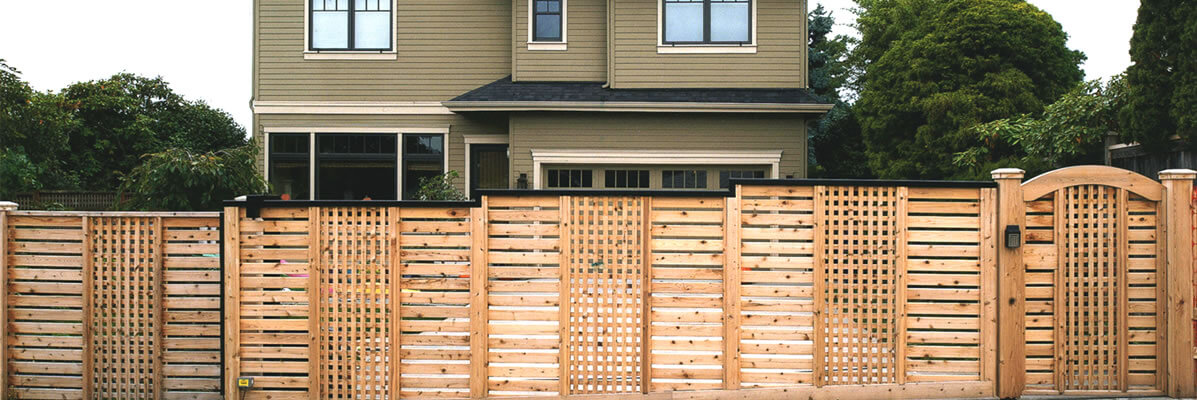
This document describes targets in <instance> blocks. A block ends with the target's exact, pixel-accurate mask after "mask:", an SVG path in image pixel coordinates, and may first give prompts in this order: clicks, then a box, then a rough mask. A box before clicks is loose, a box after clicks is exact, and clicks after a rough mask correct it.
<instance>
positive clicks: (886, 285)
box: [815, 187, 905, 385]
mask: <svg viewBox="0 0 1197 400" xmlns="http://www.w3.org/2000/svg"><path fill="white" fill-rule="evenodd" d="M898 190H899V188H891V187H826V188H825V189H824V190H823V191H822V192H821V193H817V194H816V196H817V197H816V203H818V204H816V213H817V214H816V216H815V217H816V223H817V224H819V226H818V227H816V229H819V230H821V232H820V233H821V236H822V243H821V244H820V246H819V247H821V249H822V252H821V254H817V255H816V256H817V257H821V258H822V260H821V261H822V263H821V266H820V267H818V268H816V274H818V275H819V276H818V277H816V280H815V284H816V287H817V288H818V285H820V284H821V285H822V289H820V290H818V292H817V293H816V296H817V297H818V298H817V300H816V306H817V307H818V308H819V309H821V310H823V315H822V316H821V318H819V320H818V321H817V326H816V335H817V336H816V338H817V340H816V342H815V344H816V346H821V347H822V350H823V351H822V360H816V379H821V380H822V383H823V384H825V385H849V384H881V383H891V384H892V383H897V378H898V376H897V363H898V361H897V359H896V356H897V354H896V353H897V343H898V337H897V336H898V335H899V334H901V333H900V332H898V324H899V319H900V313H899V310H898V305H897V303H898V290H899V285H898V280H899V278H900V276H899V275H900V271H899V268H898V265H897V262H898V259H899V257H898V252H899V249H900V248H901V246H904V244H905V243H904V241H903V240H902V239H901V237H900V236H901V235H903V234H904V232H901V231H900V230H899V229H898V221H899V220H900V219H901V218H904V217H905V216H904V215H898V214H900V208H901V207H900V205H899V201H900V199H899V196H898ZM901 201H904V200H901ZM819 336H821V340H819V339H818V338H819ZM819 361H823V364H824V365H823V366H822V367H821V368H820V366H819V365H818V363H819Z"/></svg>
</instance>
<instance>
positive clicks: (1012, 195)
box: [981, 168, 1027, 399]
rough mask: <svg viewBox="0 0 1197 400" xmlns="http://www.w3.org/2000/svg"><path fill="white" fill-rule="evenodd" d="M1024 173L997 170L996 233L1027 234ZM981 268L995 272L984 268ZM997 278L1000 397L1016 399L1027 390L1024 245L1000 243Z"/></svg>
mask: <svg viewBox="0 0 1197 400" xmlns="http://www.w3.org/2000/svg"><path fill="white" fill-rule="evenodd" d="M1024 173H1025V171H1023V170H1021V169H1017V168H1002V169H998V170H994V171H993V173H992V176H993V180H995V181H997V184H998V203H997V205H998V206H997V209H996V210H981V212H997V230H998V232H1004V230H1005V227H1007V226H1015V227H1017V228H1018V231H1019V232H1023V233H1024V235H1025V231H1026V215H1027V213H1026V202H1024V201H1023V199H1022V178H1023V174H1024ZM981 268H993V266H988V265H982V266H981ZM997 272H998V273H997V277H998V338H999V339H998V377H997V390H996V392H997V393H996V394H997V397H1000V398H1003V399H1005V398H1014V397H1019V396H1021V395H1022V391H1023V389H1024V388H1025V387H1026V368H1025V367H1026V341H1025V339H1026V318H1025V315H1026V297H1025V294H1024V293H1023V292H1024V291H1025V288H1026V274H1024V271H1023V258H1022V246H1021V244H1020V245H1019V246H1018V247H1016V248H1010V247H1008V246H1006V243H1005V240H999V243H998V251H997Z"/></svg>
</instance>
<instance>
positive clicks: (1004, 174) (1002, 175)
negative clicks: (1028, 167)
mask: <svg viewBox="0 0 1197 400" xmlns="http://www.w3.org/2000/svg"><path fill="white" fill-rule="evenodd" d="M1026 174H1027V171H1023V170H1021V169H1018V168H998V169H995V170H993V172H990V175H991V176H993V179H1022V177H1023V176H1024V175H1026Z"/></svg>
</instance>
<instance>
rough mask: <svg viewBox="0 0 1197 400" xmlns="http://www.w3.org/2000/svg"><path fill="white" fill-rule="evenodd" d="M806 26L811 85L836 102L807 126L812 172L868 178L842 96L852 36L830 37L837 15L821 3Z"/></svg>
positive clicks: (815, 91) (857, 134)
mask: <svg viewBox="0 0 1197 400" xmlns="http://www.w3.org/2000/svg"><path fill="white" fill-rule="evenodd" d="M807 26H808V27H809V32H810V51H809V53H808V54H809V56H808V62H809V68H808V70H809V73H808V75H809V82H808V87H809V88H810V90H811V92H812V93H813V94H814V95H815V96H816V97H818V98H819V99H820V100H823V101H826V102H830V103H834V104H835V106H834V108H832V110H831V111H830V112H828V113H827V115H825V116H823V118H820V119H818V120H815V121H812V122H811V123H810V124H809V126H808V127H807V137H808V140H807V143H808V146H809V152H808V153H809V158H810V160H809V163H810V165H811V173H810V175H811V176H814V177H834V178H864V177H868V176H870V173H869V170H868V167H867V163H866V162H865V161H866V160H865V153H864V150H865V149H864V145H863V144H862V141H861V137H860V125H859V124H858V123H857V121H856V114H855V113H853V112H852V106H851V105H850V104H848V103H847V102H845V101H844V100H843V99H842V97H841V93H840V90H841V89H842V88H843V87H844V85H845V84H846V83H847V81H848V78H849V68H848V64H847V63H846V62H845V61H846V58H847V55H848V45H849V44H851V43H852V39H851V38H849V37H847V36H843V35H838V36H835V37H830V34H831V30H832V28H833V27H834V26H835V18H834V16H832V15H831V13H829V12H827V10H826V9H824V8H823V6H822V5H819V6H817V7H815V9H814V10H813V11H811V13H810V16H809V17H808V23H807Z"/></svg>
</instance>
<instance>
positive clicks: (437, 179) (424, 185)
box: [416, 170, 469, 201]
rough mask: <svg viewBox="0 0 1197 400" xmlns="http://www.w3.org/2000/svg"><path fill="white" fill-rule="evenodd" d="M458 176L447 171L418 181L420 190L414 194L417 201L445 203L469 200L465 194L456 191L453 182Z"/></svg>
mask: <svg viewBox="0 0 1197 400" xmlns="http://www.w3.org/2000/svg"><path fill="white" fill-rule="evenodd" d="M458 177H460V175H458V174H457V171H455V170H449V172H446V173H444V174H441V175H437V176H430V177H427V178H421V179H420V190H419V191H417V192H416V199H417V200H447V201H462V200H469V198H467V197H466V195H465V194H463V193H461V191H460V190H457V185H454V184H453V181H455V180H457V178H458Z"/></svg>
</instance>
